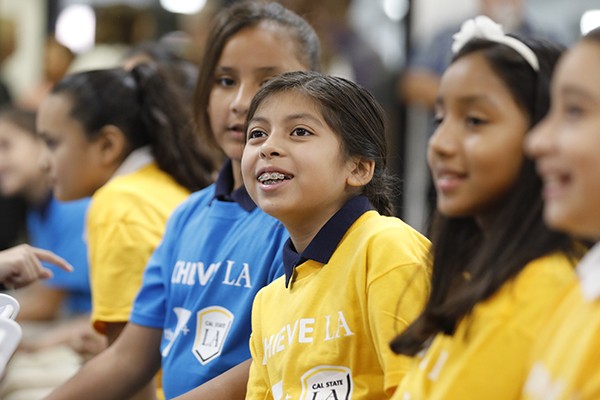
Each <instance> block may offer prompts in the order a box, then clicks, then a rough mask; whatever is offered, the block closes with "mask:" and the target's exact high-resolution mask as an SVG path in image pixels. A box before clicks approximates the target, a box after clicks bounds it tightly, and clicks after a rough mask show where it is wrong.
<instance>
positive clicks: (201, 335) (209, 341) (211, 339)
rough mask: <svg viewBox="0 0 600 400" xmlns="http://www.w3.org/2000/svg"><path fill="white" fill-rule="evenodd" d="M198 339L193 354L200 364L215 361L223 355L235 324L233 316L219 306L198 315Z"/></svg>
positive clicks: (205, 309) (199, 312) (203, 310)
mask: <svg viewBox="0 0 600 400" xmlns="http://www.w3.org/2000/svg"><path fill="white" fill-rule="evenodd" d="M196 316H197V319H196V322H197V323H196V339H195V340H194V347H193V349H192V352H193V353H194V356H195V357H196V358H197V359H198V361H200V364H202V365H205V364H206V363H208V362H210V361H212V360H214V359H215V358H216V357H218V356H219V355H220V354H221V350H222V349H223V343H225V339H227V335H228V333H229V329H230V328H231V324H232V323H233V314H232V313H231V312H230V311H229V310H227V309H226V308H223V307H219V306H212V307H206V308H204V309H202V310H200V311H198V313H197V314H196Z"/></svg>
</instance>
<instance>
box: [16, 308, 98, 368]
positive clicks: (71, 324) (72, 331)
mask: <svg viewBox="0 0 600 400" xmlns="http://www.w3.org/2000/svg"><path fill="white" fill-rule="evenodd" d="M61 344H66V345H68V346H69V347H71V348H72V349H73V350H74V351H76V352H77V353H79V354H80V355H81V356H82V357H83V358H84V359H85V360H89V359H91V358H92V357H94V356H96V355H98V354H100V353H101V352H102V351H104V350H105V349H106V347H107V339H106V336H104V335H101V334H99V333H97V332H96V331H95V330H94V329H93V328H92V327H91V326H90V317H89V315H87V314H86V315H81V316H78V317H75V318H72V319H69V320H66V321H64V322H63V323H61V324H60V325H58V326H56V327H55V328H53V329H50V330H49V331H45V332H44V333H43V334H42V335H36V336H35V337H34V338H29V339H26V340H23V341H22V342H21V349H22V350H25V351H40V350H43V349H46V348H49V347H54V346H57V345H61Z"/></svg>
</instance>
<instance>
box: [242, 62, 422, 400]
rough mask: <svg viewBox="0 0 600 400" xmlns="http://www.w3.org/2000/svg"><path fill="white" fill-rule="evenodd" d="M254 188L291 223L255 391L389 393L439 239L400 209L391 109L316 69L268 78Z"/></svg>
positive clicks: (261, 341)
mask: <svg viewBox="0 0 600 400" xmlns="http://www.w3.org/2000/svg"><path fill="white" fill-rule="evenodd" d="M248 121H249V122H248V125H247V143H246V147H245V149H244V155H243V157H242V172H243V176H244V182H245V185H246V187H247V188H248V193H249V194H250V196H251V197H252V198H253V199H254V201H255V202H256V203H257V205H258V206H259V207H260V208H262V209H263V211H265V212H266V213H267V214H270V215H272V216H273V217H275V218H277V219H279V220H280V221H281V222H282V223H283V225H284V226H285V227H286V229H287V230H288V232H289V234H290V240H289V241H287V243H286V246H285V247H284V252H283V260H284V268H285V276H284V277H281V278H280V279H278V280H277V281H275V282H273V283H272V284H270V285H269V286H268V287H266V288H264V289H263V290H261V291H260V292H259V294H258V295H257V296H256V299H255V302H254V306H253V307H254V308H253V310H252V337H251V341H250V348H251V351H252V367H251V371H250V380H249V383H248V394H247V398H248V399H266V398H273V399H286V398H294V399H297V398H301V399H326V398H331V399H333V398H336V399H342V398H344V399H346V398H357V399H367V398H371V399H382V398H389V396H390V395H391V394H392V393H393V392H394V389H395V388H396V385H397V383H398V382H399V381H400V380H401V378H402V377H403V376H404V373H405V372H406V369H407V365H408V361H409V360H408V359H406V358H404V357H398V356H395V355H394V354H393V352H392V351H391V350H390V348H389V346H388V340H389V338H390V337H391V336H392V335H393V334H394V333H397V332H398V331H399V330H401V329H404V328H405V327H406V325H407V324H408V323H409V322H410V321H412V320H413V319H414V318H415V317H416V316H417V315H418V313H419V312H420V310H421V307H422V305H423V303H424V300H425V298H426V296H427V290H428V273H427V253H428V245H429V242H428V241H427V239H425V237H423V236H422V235H420V234H419V233H418V232H417V231H415V230H413V229H412V228H410V227H409V226H408V225H406V224H404V223H403V222H402V221H401V220H399V219H397V218H393V217H389V216H391V215H392V207H391V201H390V191H391V190H390V185H389V181H388V179H389V178H388V176H387V172H386V157H387V154H386V146H385V125H384V115H383V110H382V109H381V107H380V106H379V105H378V104H377V103H376V101H375V100H374V98H373V97H372V96H371V95H370V94H369V93H368V92H367V91H366V90H364V89H362V88H360V87H358V86H357V85H355V84H353V83H351V82H349V81H347V80H345V79H342V78H336V77H329V76H324V75H320V74H318V73H301V72H297V73H291V74H285V75H282V76H281V77H278V78H276V79H274V80H273V81H271V82H269V83H268V84H267V85H266V86H265V87H264V88H263V89H261V91H260V92H258V94H257V95H256V97H255V98H254V100H253V102H252V104H251V106H250V110H249V111H248Z"/></svg>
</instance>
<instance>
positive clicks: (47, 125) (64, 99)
mask: <svg viewBox="0 0 600 400" xmlns="http://www.w3.org/2000/svg"><path fill="white" fill-rule="evenodd" d="M72 105H73V102H72V100H71V97H70V96H68V95H66V94H50V95H48V96H46V98H45V99H44V101H43V102H42V104H41V105H40V108H39V109H38V113H37V120H36V127H37V131H38V132H39V133H43V134H46V135H49V134H50V135H54V134H60V133H61V132H63V130H64V129H68V128H72V127H77V128H79V129H81V126H80V124H79V122H78V121H77V120H75V119H74V118H73V117H71V115H70V113H71V109H72Z"/></svg>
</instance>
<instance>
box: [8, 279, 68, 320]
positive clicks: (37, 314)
mask: <svg viewBox="0 0 600 400" xmlns="http://www.w3.org/2000/svg"><path fill="white" fill-rule="evenodd" d="M66 297H67V293H66V291H65V290H63V289H59V288H54V287H50V286H48V285H46V284H44V283H42V282H35V283H32V284H31V285H30V286H28V287H27V288H26V289H23V290H22V291H19V293H17V294H16V298H17V300H19V303H20V304H21V311H20V312H19V316H18V318H17V320H18V321H20V322H23V321H50V320H53V319H55V318H56V317H57V316H58V313H59V311H60V308H61V306H62V304H63V302H64V300H65V299H66Z"/></svg>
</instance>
